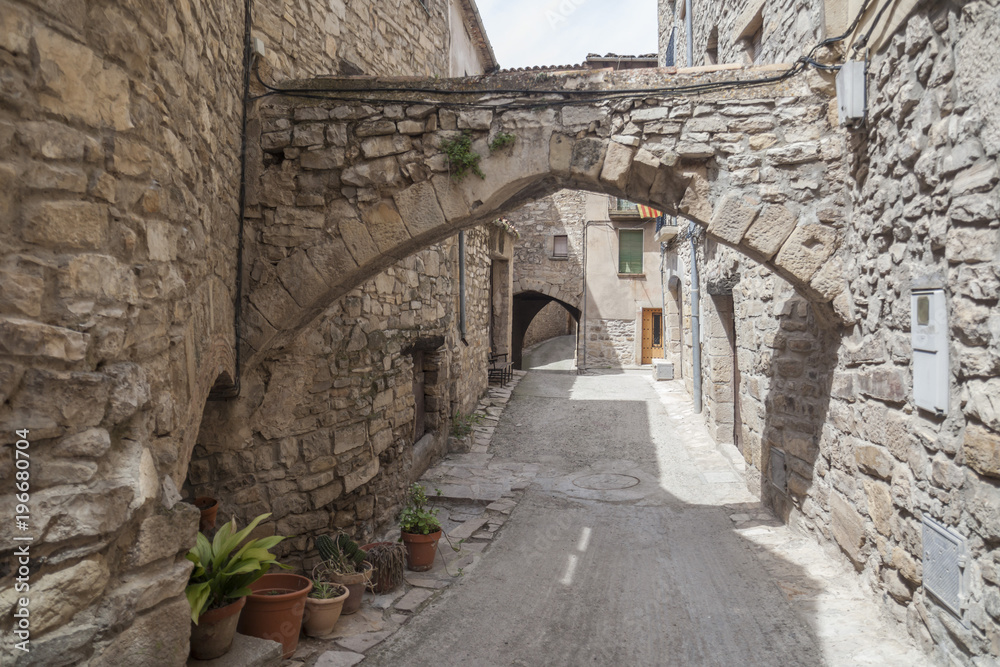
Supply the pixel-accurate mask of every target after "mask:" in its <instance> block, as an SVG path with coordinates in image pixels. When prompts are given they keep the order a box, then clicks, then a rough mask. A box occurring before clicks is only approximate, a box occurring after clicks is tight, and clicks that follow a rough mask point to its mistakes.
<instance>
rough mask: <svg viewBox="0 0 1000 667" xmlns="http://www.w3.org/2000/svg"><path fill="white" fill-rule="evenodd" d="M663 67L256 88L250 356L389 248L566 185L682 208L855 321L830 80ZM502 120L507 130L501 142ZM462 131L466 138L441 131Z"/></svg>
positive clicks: (713, 234)
mask: <svg viewBox="0 0 1000 667" xmlns="http://www.w3.org/2000/svg"><path fill="white" fill-rule="evenodd" d="M723 75H724V76H726V77H729V78H732V77H734V73H733V72H726V73H707V74H688V75H683V76H681V75H677V76H675V77H672V78H673V80H672V81H671V83H672V84H676V85H700V84H710V83H712V82H713V81H715V80H718V79H720V78H722V76H723ZM767 75H769V73H768V72H763V71H754V70H747V71H745V72H742V73H741V74H740V76H742V77H744V78H746V79H755V78H760V77H762V76H767ZM663 76H664V74H663V72H662V71H661V70H653V71H652V72H641V71H634V72H618V73H613V72H597V73H593V72H592V73H567V74H564V75H552V74H546V75H545V76H544V77H541V76H539V77H536V76H534V75H530V74H528V73H519V74H516V75H493V76H490V77H484V78H477V79H475V80H448V81H435V80H428V81H414V80H412V79H408V80H390V79H378V80H373V79H368V78H356V79H342V80H340V79H338V80H329V79H324V80H311V81H305V82H299V83H297V84H295V85H294V86H290V87H288V88H287V89H285V92H286V94H285V95H281V96H275V97H270V98H268V99H266V100H265V101H264V102H262V103H261V104H262V107H261V109H260V112H261V116H262V125H261V128H262V131H263V134H262V136H261V146H262V149H263V151H264V154H263V157H264V159H263V167H262V171H261V172H260V174H259V181H258V183H257V184H258V185H259V187H256V188H255V192H254V193H253V195H252V198H253V200H254V203H255V204H257V205H259V207H260V217H258V218H256V219H255V222H254V224H253V225H252V227H253V229H252V233H253V234H255V236H256V238H258V239H260V241H261V243H260V244H258V245H255V246H254V247H253V248H251V249H250V250H249V255H250V257H248V260H249V265H250V266H252V267H253V275H252V277H253V281H252V286H251V289H250V291H249V299H248V301H249V303H248V304H247V307H246V309H245V317H244V324H245V327H246V334H245V343H246V344H247V345H248V346H249V348H250V349H249V355H248V356H249V358H250V364H249V365H250V367H252V366H253V365H254V363H255V362H256V361H257V360H259V359H260V358H261V355H262V353H263V352H264V351H265V350H267V349H269V348H270V347H273V346H275V345H277V344H281V343H283V342H285V341H287V340H289V339H290V338H291V337H292V336H294V335H295V333H296V332H297V331H299V330H301V328H302V327H303V326H304V325H305V324H306V323H308V322H309V321H311V320H313V319H314V318H315V317H316V316H317V315H318V314H319V313H321V312H322V311H323V309H324V308H325V307H326V306H327V305H328V304H330V303H331V302H332V301H333V300H334V299H336V298H338V297H339V296H341V295H343V294H344V293H346V292H347V291H348V290H349V289H351V288H352V287H353V286H355V285H357V284H359V283H360V282H361V281H363V280H365V279H367V278H370V277H372V276H374V275H375V274H376V273H378V272H379V271H381V270H383V269H385V268H387V267H388V266H390V265H391V264H392V263H394V262H395V261H397V260H398V259H400V258H402V257H406V256H408V255H409V254H411V253H413V252H416V251H417V250H419V249H421V248H424V247H426V246H427V245H429V244H432V243H435V242H437V241H440V240H442V239H444V238H447V237H449V236H451V235H453V234H454V233H455V232H457V231H459V230H462V229H468V228H471V227H474V226H476V225H478V224H481V223H482V222H484V221H487V220H490V219H493V218H495V217H496V216H498V215H500V214H502V213H504V212H505V211H508V210H511V209H513V208H514V207H516V206H518V205H520V204H522V203H524V202H526V201H528V200H531V199H534V198H538V197H541V196H544V195H547V194H549V193H552V192H554V191H556V190H558V189H560V188H576V189H581V190H587V191H592V192H603V193H607V194H611V195H614V196H618V197H625V198H627V199H629V200H630V201H633V202H637V203H642V204H647V205H650V206H654V207H656V208H658V209H660V210H663V211H666V212H668V213H673V214H678V215H681V216H683V217H685V218H688V219H690V220H693V221H695V222H696V223H697V224H699V225H701V226H703V227H705V228H706V230H707V234H708V236H709V237H710V238H712V239H715V240H717V241H719V242H720V243H724V244H727V245H730V246H733V247H735V248H737V249H738V250H740V251H741V252H743V253H745V254H746V255H748V256H750V257H752V258H754V259H756V260H757V261H760V262H762V263H765V264H766V265H767V266H768V267H769V268H770V269H772V270H773V271H775V272H776V273H777V274H778V275H780V276H782V277H783V278H785V279H786V280H788V281H789V282H790V283H791V284H793V285H794V286H795V287H796V289H798V290H799V291H800V292H801V293H802V294H804V295H805V296H807V298H809V299H810V300H811V301H813V302H814V304H815V305H816V306H817V308H818V310H819V311H820V312H822V313H825V314H826V315H827V316H828V317H829V319H831V320H832V321H839V322H848V321H850V320H851V317H852V316H851V304H850V300H849V297H848V292H847V291H846V289H845V281H844V278H843V275H842V264H841V262H840V259H839V257H838V256H837V254H836V253H837V251H838V248H839V247H840V237H841V231H840V226H839V223H840V222H841V220H842V218H843V217H844V215H845V212H844V203H843V202H844V197H843V193H842V189H843V186H842V183H843V180H842V179H838V178H835V177H832V176H831V174H832V173H836V172H838V171H840V170H841V169H842V165H841V156H842V154H843V146H842V143H843V139H842V138H841V137H838V136H835V135H834V134H833V132H832V129H833V128H832V127H831V125H830V123H829V120H828V118H827V115H826V112H827V104H828V99H827V97H826V96H825V95H824V94H823V93H822V92H816V90H822V89H823V86H822V83H823V82H822V81H818V80H814V79H812V78H811V77H815V76H818V75H815V74H812V73H810V74H808V75H806V76H803V77H798V78H794V79H789V80H786V81H784V82H781V83H777V84H771V85H766V86H760V85H758V86H748V87H739V86H730V87H728V88H726V89H724V90H715V91H714V92H702V93H699V94H697V95H688V96H681V95H676V94H674V95H671V94H661V95H657V96H651V94H650V93H649V92H647V91H648V89H649V88H650V87H651V86H654V85H655V86H659V87H661V89H662V86H663ZM811 84H812V85H811ZM630 89H633V90H635V91H636V92H635V93H634V94H629V93H628V91H629V90H630ZM584 90H586V91H587V93H588V94H587V95H583V96H581V94H580V93H581V91H584ZM295 95H298V96H295ZM784 128H789V129H787V130H786V129H784ZM791 128H794V131H792V129H791ZM501 135H503V136H511V137H513V143H511V144H509V145H507V146H504V147H501V146H500V145H499V144H498V143H496V142H495V140H496V138H497V137H498V136H501ZM456 139H462V140H464V139H468V143H467V145H465V146H464V147H463V146H459V145H458V144H455V143H451V144H449V143H448V142H454V141H455V140H456ZM449 145H450V146H451V147H452V148H451V150H452V152H453V153H454V151H458V152H459V153H463V154H464V155H465V156H466V157H469V159H475V158H474V156H473V153H474V154H477V155H479V156H480V157H479V160H478V163H477V169H478V170H479V172H481V174H480V175H476V174H473V173H471V172H470V173H468V174H466V175H464V177H462V178H459V177H458V176H459V175H458V174H456V173H454V170H455V167H454V166H453V165H454V164H457V159H458V158H456V156H455V155H453V158H455V160H454V161H453V162H450V161H449V158H448V157H447V155H446V154H445V152H444V148H446V147H447V146H449ZM491 145H492V146H493V148H492V149H491ZM456 146H458V147H457V148H456ZM793 183H797V184H800V185H802V186H803V187H800V188H795V187H791V184H793Z"/></svg>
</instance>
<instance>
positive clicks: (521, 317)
mask: <svg viewBox="0 0 1000 667" xmlns="http://www.w3.org/2000/svg"><path fill="white" fill-rule="evenodd" d="M525 282H528V283H531V282H534V281H525ZM543 287H546V288H548V292H556V293H558V292H559V290H558V289H554V288H553V287H552V286H551V285H543ZM552 302H555V303H558V304H559V305H560V306H562V307H563V308H565V309H566V312H568V313H569V314H570V315H572V316H573V319H574V320H576V322H577V324H579V323H580V315H581V313H580V309H579V308H578V307H576V306H574V305H572V304H571V303H569V302H568V301H567V300H566V299H562V298H559V297H558V296H556V295H555V294H551V293H547V292H545V291H543V290H522V291H517V292H515V294H514V304H513V310H514V323H513V326H512V330H511V361H512V362H513V363H514V368H517V369H520V368H521V355H522V353H523V350H524V335H525V334H526V333H527V332H528V327H529V326H531V321H532V320H533V319H534V318H535V315H537V314H538V313H539V312H540V311H541V310H542V308H544V307H545V306H547V305H549V304H550V303H552Z"/></svg>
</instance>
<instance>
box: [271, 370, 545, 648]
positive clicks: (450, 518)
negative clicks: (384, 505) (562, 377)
mask: <svg viewBox="0 0 1000 667" xmlns="http://www.w3.org/2000/svg"><path fill="white" fill-rule="evenodd" d="M524 375H525V372H524V371H514V378H513V380H512V381H510V382H508V383H507V384H506V385H505V386H504V387H498V386H491V387H490V388H489V391H488V392H487V395H486V397H485V398H483V399H482V400H481V401H480V402H479V405H478V407H477V409H476V414H478V415H480V422H479V424H478V425H477V426H475V427H474V429H473V432H472V433H471V434H470V436H469V437H468V439H467V441H466V442H467V444H466V446H467V447H468V449H469V451H467V452H459V453H454V454H450V455H448V456H446V457H445V458H444V459H442V460H441V461H440V462H439V463H437V464H436V465H434V466H432V467H431V468H429V469H428V470H427V472H425V473H424V475H423V477H421V478H420V483H421V484H423V485H424V486H425V487H427V489H428V492H429V495H430V494H431V493H432V492H433V491H435V490H440V492H441V493H440V495H438V496H437V497H436V498H435V499H434V505H435V506H436V507H438V508H440V512H439V514H438V518H439V519H441V526H442V529H443V531H444V533H445V536H446V538H442V540H441V542H440V544H439V545H438V556H437V558H436V559H435V561H434V567H433V568H431V569H430V570H429V571H427V572H411V571H409V570H407V571H406V572H405V574H404V577H403V585H402V586H400V587H398V588H397V589H396V590H394V591H391V592H389V593H386V594H384V595H374V594H372V593H371V592H370V591H366V592H365V595H364V600H363V602H362V605H361V609H360V610H358V611H357V612H356V613H354V614H351V615H349V616H341V618H340V620H339V621H338V622H337V626H336V628H334V631H333V632H332V633H331V634H330V635H329V636H327V637H322V638H314V637H302V638H301V639H300V641H299V647H298V649H297V650H296V652H295V655H294V656H292V658H291V659H289V660H285V661H283V662H282V663H281V664H282V667H350V666H351V665H356V664H358V663H359V662H361V661H362V660H364V657H365V652H366V651H369V650H370V649H372V648H373V647H375V646H377V645H378V644H380V643H381V642H383V641H385V640H386V639H387V638H388V637H390V636H392V634H393V633H395V632H396V631H397V630H399V629H400V628H401V627H403V626H404V625H406V623H407V622H409V621H410V619H411V618H412V617H413V615H414V614H417V613H419V612H420V610H421V609H423V608H424V607H426V606H427V605H429V604H433V602H434V599H435V598H436V597H437V596H438V595H439V594H440V593H441V592H442V591H444V590H445V589H447V588H448V587H449V586H451V584H453V583H454V582H455V581H458V580H459V579H460V578H461V577H463V576H465V575H466V574H468V573H470V572H471V571H472V570H473V569H474V568H475V566H476V564H477V562H478V560H479V558H480V557H481V555H482V553H483V552H484V551H485V550H486V549H488V548H489V546H490V543H491V542H492V541H493V539H494V538H495V537H496V535H497V533H498V532H499V531H500V529H501V528H502V527H503V525H504V523H506V521H507V518H508V517H509V516H510V513H511V511H512V510H513V509H514V507H516V506H517V501H518V495H519V494H518V492H519V491H521V490H523V489H524V488H525V487H526V486H527V485H528V484H529V483H530V482H531V480H532V479H533V478H534V476H535V473H537V472H538V469H539V467H538V466H537V465H534V464H521V463H510V462H504V463H500V462H497V463H493V462H491V459H492V458H493V456H492V455H491V454H489V453H488V451H487V450H488V448H489V444H490V440H491V439H492V437H493V431H494V429H495V428H496V425H497V423H498V422H499V420H500V416H501V415H502V414H503V410H504V407H505V406H506V405H507V402H508V401H509V400H510V397H511V392H512V391H513V389H514V387H516V386H517V384H518V382H520V380H521V378H522V377H524ZM398 533H399V529H398V527H396V526H392V527H390V528H389V529H387V530H386V531H385V532H384V533H383V534H382V535H381V537H380V539H381V540H384V541H392V540H395V539H396V538H397V537H398Z"/></svg>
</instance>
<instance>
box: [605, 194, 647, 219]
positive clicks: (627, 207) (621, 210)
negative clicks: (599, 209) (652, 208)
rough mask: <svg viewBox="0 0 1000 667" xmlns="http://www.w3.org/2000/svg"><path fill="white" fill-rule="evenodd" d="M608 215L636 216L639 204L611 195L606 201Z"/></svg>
mask: <svg viewBox="0 0 1000 667" xmlns="http://www.w3.org/2000/svg"><path fill="white" fill-rule="evenodd" d="M608 215H610V216H612V217H615V218H618V217H622V218H638V217H639V205H638V204H635V203H633V202H630V201H629V200H627V199H619V198H618V197H612V198H611V200H610V201H609V202H608Z"/></svg>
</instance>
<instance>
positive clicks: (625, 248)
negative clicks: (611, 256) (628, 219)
mask: <svg viewBox="0 0 1000 667" xmlns="http://www.w3.org/2000/svg"><path fill="white" fill-rule="evenodd" d="M618 273H642V230H641V229H620V230H618Z"/></svg>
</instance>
